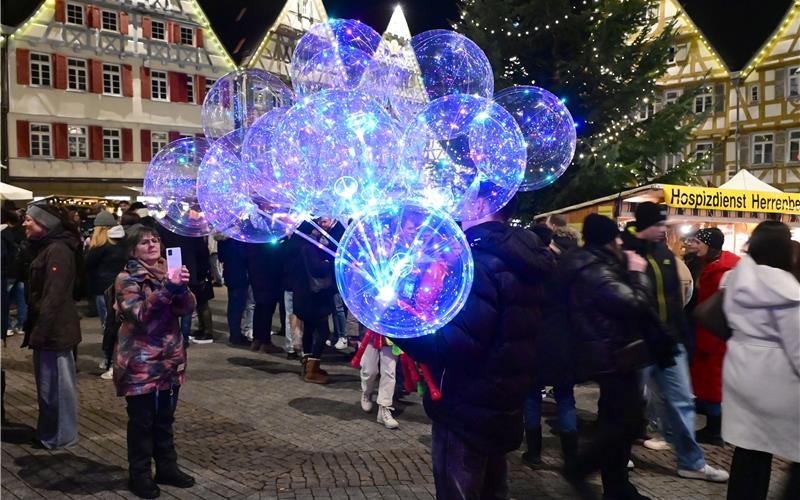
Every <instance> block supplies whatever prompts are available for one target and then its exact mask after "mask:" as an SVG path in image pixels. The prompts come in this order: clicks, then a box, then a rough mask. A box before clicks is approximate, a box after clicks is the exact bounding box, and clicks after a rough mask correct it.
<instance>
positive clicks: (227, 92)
mask: <svg viewBox="0 0 800 500" xmlns="http://www.w3.org/2000/svg"><path fill="white" fill-rule="evenodd" d="M293 100H294V95H293V94H292V91H291V89H289V87H287V86H286V84H285V83H283V82H282V81H281V79H280V78H278V77H277V76H275V75H273V74H271V73H269V72H267V71H264V70H261V69H254V68H250V69H243V70H236V71H231V72H230V73H228V74H226V75H225V76H223V77H222V78H220V79H219V80H217V81H216V82H215V83H214V85H213V86H212V87H211V89H210V90H209V91H208V94H207V95H206V98H205V100H204V101H203V110H202V117H201V120H202V123H203V131H204V132H205V134H206V138H207V139H209V140H212V141H213V140H216V139H218V138H220V137H222V136H223V135H225V134H227V133H229V132H232V131H234V130H236V129H240V128H245V127H249V126H251V125H252V124H253V123H254V122H255V121H256V120H257V119H258V118H259V117H260V116H261V115H263V114H264V113H266V112H267V111H269V110H271V109H274V108H278V107H282V106H291V105H292V101H293Z"/></svg>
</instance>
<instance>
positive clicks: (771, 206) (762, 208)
mask: <svg viewBox="0 0 800 500" xmlns="http://www.w3.org/2000/svg"><path fill="white" fill-rule="evenodd" d="M664 202H665V203H666V204H667V205H668V206H670V207H676V208H699V209H704V210H731V211H736V212H769V213H779V214H800V193H768V192H764V191H739V190H735V189H717V188H704V187H694V186H672V185H668V184H665V185H664Z"/></svg>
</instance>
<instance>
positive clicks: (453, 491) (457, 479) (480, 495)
mask: <svg viewBox="0 0 800 500" xmlns="http://www.w3.org/2000/svg"><path fill="white" fill-rule="evenodd" d="M431 432H432V433H433V444H432V445H431V454H432V456H433V480H434V482H435V483H436V498H437V499H438V500H454V499H457V500H461V499H464V500H467V499H470V500H472V499H475V500H477V499H481V500H483V499H505V498H508V467H507V465H506V456H505V455H504V454H501V455H487V454H485V453H482V452H480V451H478V450H475V449H472V448H470V447H469V446H468V445H467V444H466V443H465V442H464V441H462V440H461V438H459V437H458V436H457V435H456V434H455V433H453V432H452V431H451V430H450V429H448V428H447V426H445V425H443V424H440V423H438V422H433V426H432V427H431Z"/></svg>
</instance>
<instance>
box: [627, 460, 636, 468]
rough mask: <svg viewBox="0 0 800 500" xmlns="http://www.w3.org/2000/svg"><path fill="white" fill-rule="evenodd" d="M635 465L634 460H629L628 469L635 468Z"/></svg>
mask: <svg viewBox="0 0 800 500" xmlns="http://www.w3.org/2000/svg"><path fill="white" fill-rule="evenodd" d="M634 467H635V466H634V465H633V460H628V469H633V468H634Z"/></svg>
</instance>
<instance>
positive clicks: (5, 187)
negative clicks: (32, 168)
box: [0, 182, 33, 200]
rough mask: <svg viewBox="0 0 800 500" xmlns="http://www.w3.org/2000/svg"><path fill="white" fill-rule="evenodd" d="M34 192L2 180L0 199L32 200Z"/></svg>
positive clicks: (0, 183)
mask: <svg viewBox="0 0 800 500" xmlns="http://www.w3.org/2000/svg"><path fill="white" fill-rule="evenodd" d="M32 199H33V192H31V191H28V190H27V189H22V188H18V187H16V186H12V185H11V184H6V183H5V182H0V200H32Z"/></svg>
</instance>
